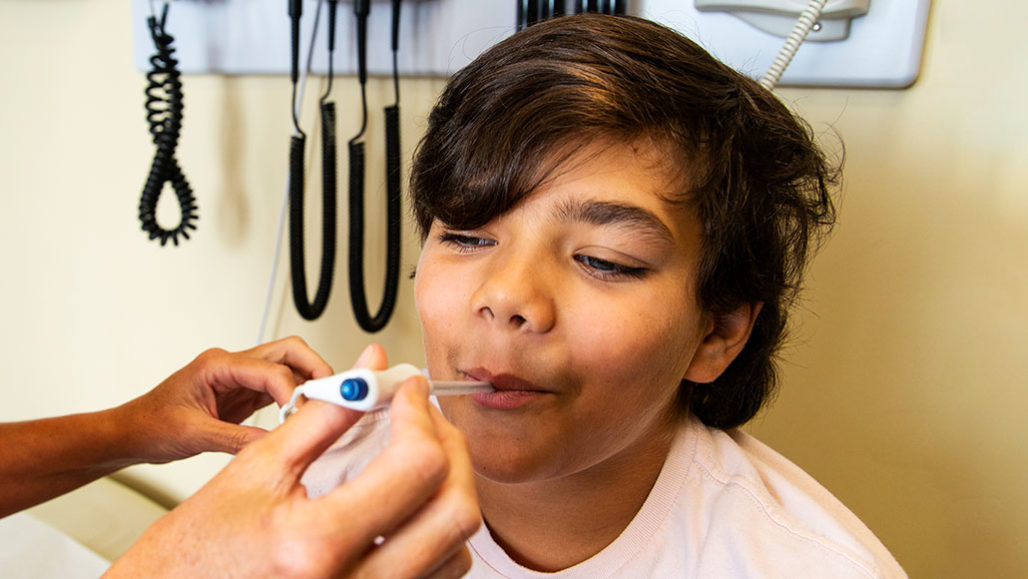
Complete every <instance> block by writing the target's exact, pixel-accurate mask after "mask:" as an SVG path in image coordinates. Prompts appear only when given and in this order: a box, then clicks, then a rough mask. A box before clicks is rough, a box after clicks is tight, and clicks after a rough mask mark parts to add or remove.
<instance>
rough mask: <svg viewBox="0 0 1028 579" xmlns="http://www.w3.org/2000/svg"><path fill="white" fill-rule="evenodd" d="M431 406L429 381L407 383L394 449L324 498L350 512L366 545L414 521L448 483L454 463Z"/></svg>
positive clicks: (394, 423)
mask: <svg viewBox="0 0 1028 579" xmlns="http://www.w3.org/2000/svg"><path fill="white" fill-rule="evenodd" d="M429 404H430V403H429V401H428V384H427V381H426V380H425V379H424V378H422V377H420V376H417V377H414V378H410V379H408V380H406V381H405V382H404V383H403V384H402V385H401V386H400V389H399V390H397V392H396V396H394V398H393V401H392V405H391V408H390V430H389V434H390V441H389V446H387V447H386V449H385V451H383V452H382V454H380V455H379V456H378V457H377V458H375V460H374V461H372V462H371V464H369V465H368V467H367V468H366V469H365V470H364V472H362V473H361V474H360V475H358V476H357V477H356V478H354V479H351V480H350V481H349V482H347V483H346V484H344V485H342V486H340V487H337V488H336V489H334V490H333V491H332V492H330V493H328V494H327V495H325V496H323V497H321V498H320V499H318V500H319V501H324V502H327V503H332V504H331V506H330V507H329V508H331V509H333V510H335V511H337V512H343V513H346V514H347V519H348V526H349V527H350V530H351V531H352V532H354V533H356V534H357V537H356V538H355V540H357V541H359V542H360V543H362V544H370V543H371V542H372V541H374V540H375V538H376V537H378V536H379V535H382V534H385V533H387V532H389V531H390V530H392V529H394V528H395V527H396V526H397V525H399V524H400V523H401V522H403V521H404V520H406V519H407V518H408V517H410V515H411V514H413V513H414V512H416V511H417V510H418V509H419V508H421V506H422V505H423V504H424V503H425V502H426V501H428V500H429V499H430V498H431V497H432V496H433V495H434V494H435V492H436V491H437V490H438V489H439V487H440V485H441V484H442V483H443V481H444V480H445V479H446V476H447V473H448V472H449V461H448V457H447V453H446V449H445V448H444V447H443V445H442V444H441V442H440V440H439V438H438V434H437V432H436V429H435V425H434V423H433V420H432V417H431V414H430V410H429ZM355 505H356V506H355ZM367 505H376V507H375V508H366V507H367ZM358 515H359V516H358Z"/></svg>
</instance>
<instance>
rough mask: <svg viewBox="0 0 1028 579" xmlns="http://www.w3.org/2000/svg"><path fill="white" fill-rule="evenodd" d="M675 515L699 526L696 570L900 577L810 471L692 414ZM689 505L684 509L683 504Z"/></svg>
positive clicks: (885, 555)
mask: <svg viewBox="0 0 1028 579" xmlns="http://www.w3.org/2000/svg"><path fill="white" fill-rule="evenodd" d="M688 432H689V433H690V435H691V436H693V437H695V439H696V452H695V454H694V456H693V464H692V466H693V468H692V470H691V476H690V479H692V480H691V484H687V485H686V488H687V489H691V490H686V491H685V492H684V493H683V496H682V499H683V500H682V502H681V503H680V504H679V505H678V508H679V516H685V517H691V518H696V519H698V521H694V522H692V523H689V525H690V526H692V527H693V528H694V529H696V532H698V533H701V534H702V538H701V539H700V540H699V541H698V544H699V551H698V553H697V558H696V566H697V567H696V569H697V576H700V577H708V576H710V577H715V576H733V577H779V576H780V577H789V576H817V577H861V578H890V579H891V578H894V577H906V574H905V573H904V572H903V570H902V568H901V567H900V566H899V564H898V563H897V562H896V560H895V558H893V556H892V555H891V554H890V553H889V551H888V550H887V549H886V548H885V546H884V545H882V543H881V541H879V540H878V538H877V537H875V536H874V534H873V533H872V532H871V531H870V530H869V529H868V528H867V526H865V525H864V524H863V522H861V521H860V519H859V518H857V516H856V515H854V514H853V513H852V512H851V511H850V510H849V509H847V508H846V507H845V506H844V505H843V504H842V502H840V501H839V500H838V499H837V498H836V497H835V496H833V495H832V494H831V493H830V492H829V491H828V490H827V489H826V488H824V487H823V486H822V485H821V484H819V483H818V482H817V481H816V480H814V478H813V477H811V476H810V475H809V474H807V473H806V472H804V471H803V470H802V469H800V468H799V467H798V466H796V465H795V464H793V463H792V462H791V461H789V460H788V459H786V458H785V457H784V456H782V455H780V454H779V453H777V452H775V451H774V450H772V449H771V448H770V447H768V446H767V445H765V444H763V443H762V442H760V441H759V440H757V439H756V438H754V437H753V436H750V435H749V434H747V433H745V432H742V431H740V430H736V429H733V430H728V431H724V430H719V429H714V428H709V427H706V426H703V425H702V424H700V423H699V422H698V421H694V422H692V423H691V424H690V425H689V427H688ZM689 510H692V511H693V512H692V514H690V513H689V512H688V511H689Z"/></svg>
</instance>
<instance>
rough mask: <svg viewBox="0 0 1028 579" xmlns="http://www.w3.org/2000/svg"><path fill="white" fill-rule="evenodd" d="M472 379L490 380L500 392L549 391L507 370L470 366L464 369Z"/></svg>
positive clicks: (464, 372)
mask: <svg viewBox="0 0 1028 579" xmlns="http://www.w3.org/2000/svg"><path fill="white" fill-rule="evenodd" d="M462 374H464V375H465V376H467V377H468V378H469V379H470V380H480V381H483V382H489V383H490V384H492V385H493V387H494V388H496V390H497V391H499V392H516V391H521V392H547V390H545V389H543V388H540V387H539V386H537V385H535V384H533V383H532V382H530V381H528V380H525V379H523V378H519V377H517V376H515V375H513V374H510V373H507V372H495V373H494V372H492V371H490V370H487V369H486V368H470V369H468V370H464V371H462Z"/></svg>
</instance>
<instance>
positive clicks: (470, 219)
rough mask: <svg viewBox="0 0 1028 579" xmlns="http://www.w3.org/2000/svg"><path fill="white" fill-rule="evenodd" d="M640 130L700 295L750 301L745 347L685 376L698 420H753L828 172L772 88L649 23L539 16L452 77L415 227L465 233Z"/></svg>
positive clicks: (430, 138) (415, 196) (708, 306)
mask: <svg viewBox="0 0 1028 579" xmlns="http://www.w3.org/2000/svg"><path fill="white" fill-rule="evenodd" d="M640 138H648V139H651V140H652V142H654V143H657V144H659V145H661V146H662V147H663V149H664V150H665V151H666V152H667V154H668V163H670V164H671V166H672V167H676V168H678V169H679V170H680V171H681V174H682V175H684V176H687V177H688V179H687V180H688V182H689V185H690V187H689V190H688V191H687V192H685V193H684V194H683V198H682V199H680V200H678V201H681V202H684V203H689V204H690V206H691V207H692V209H693V210H694V211H696V214H697V215H698V216H699V219H700V221H701V222H702V224H703V250H702V251H703V255H702V257H701V266H700V272H699V279H698V282H697V283H698V295H699V300H700V305H701V307H703V308H704V309H705V310H707V311H710V312H713V313H715V314H718V313H727V312H729V311H732V310H734V309H735V308H737V307H738V306H739V305H741V304H743V303H756V302H761V303H763V308H762V310H761V312H760V315H759V316H758V317H757V321H756V324H755V326H754V329H753V333H752V335H751V336H750V338H749V341H748V342H747V345H746V347H745V348H744V349H743V351H742V352H741V353H740V355H739V356H738V357H737V358H736V360H735V361H734V362H732V364H731V365H730V366H729V367H728V369H727V370H726V371H725V372H724V373H723V374H722V375H721V376H720V377H718V378H717V379H716V380H715V381H714V382H712V383H710V384H694V383H690V382H683V383H682V387H681V390H680V401H681V404H682V405H683V407H684V408H686V409H688V411H689V412H691V413H693V414H694V415H696V416H697V417H699V418H700V419H701V420H702V421H703V422H704V423H706V424H708V425H711V426H718V427H731V426H737V425H739V424H742V423H744V422H746V421H747V420H749V419H750V418H752V417H753V416H754V415H755V414H756V413H757V411H759V410H760V408H761V406H762V405H763V404H764V402H765V401H766V400H767V398H768V397H769V396H770V395H771V393H772V392H773V390H774V387H775V378H776V375H775V365H774V356H775V353H776V352H777V350H778V348H779V346H780V344H781V342H782V340H783V337H784V333H785V324H786V317H787V312H788V309H789V307H790V305H791V303H792V301H793V300H794V298H795V295H796V291H797V290H798V288H799V285H800V281H801V278H802V273H803V269H804V267H805V264H806V262H807V259H808V257H809V255H810V253H811V252H812V249H814V248H815V247H816V245H817V242H818V240H819V239H820V235H821V234H823V233H826V232H827V230H828V229H829V228H830V226H831V224H832V223H833V222H834V217H835V213H834V209H833V206H832V202H831V199H830V197H829V194H828V186H829V185H830V184H832V183H834V182H835V179H836V176H837V170H836V169H835V168H834V167H832V166H830V165H829V163H828V162H827V161H826V158H825V155H824V154H823V153H822V151H821V150H820V148H819V147H818V146H817V144H816V143H815V142H814V139H813V136H812V134H811V130H810V128H809V126H808V125H807V124H806V123H805V122H803V121H802V120H801V119H799V118H797V117H796V116H795V115H793V114H792V113H791V112H790V111H789V110H788V108H786V107H785V106H784V105H783V104H782V103H781V102H780V101H779V100H778V99H777V98H776V97H775V96H774V95H773V94H771V93H770V92H769V91H767V90H765V89H764V88H763V87H761V86H760V85H759V84H758V83H756V82H754V81H753V80H751V79H749V78H747V77H745V76H743V75H741V74H739V73H737V72H735V71H734V70H732V69H731V68H729V67H727V66H725V65H723V64H721V63H720V62H718V61H717V60H716V59H714V58H713V57H712V56H710V55H709V54H708V53H707V52H706V51H704V50H703V49H702V48H700V47H699V46H698V45H697V44H695V43H694V42H692V41H691V40H689V39H687V38H685V37H684V36H682V35H680V34H678V33H677V32H675V31H673V30H671V29H669V28H666V27H664V26H661V25H659V24H656V23H653V22H649V21H646V20H641V19H637V18H631V17H612V16H600V15H577V16H568V17H563V18H557V19H554V20H551V21H547V22H544V23H541V24H537V25H535V26H532V27H530V28H527V29H526V30H524V31H522V32H519V33H517V34H515V35H513V36H512V37H510V38H508V39H506V40H504V41H503V42H501V43H499V44H497V45H496V46H494V47H493V48H491V49H490V50H488V51H487V52H486V53H484V54H482V55H481V56H479V57H478V58H477V59H476V60H475V61H474V62H472V63H471V64H470V65H468V66H467V67H466V68H464V69H463V70H461V71H460V72H459V73H458V74H456V75H455V76H454V77H453V78H452V79H451V80H450V82H449V83H448V84H447V86H446V89H445V90H444V92H443V94H442V96H441V97H440V99H439V102H438V103H437V104H436V106H435V108H434V109H433V110H432V113H431V115H430V116H429V125H428V131H427V133H426V134H425V136H424V138H423V139H422V141H421V143H420V145H419V147H418V151H417V153H416V155H415V159H414V166H413V169H412V174H411V196H412V205H413V210H414V214H415V217H416V219H417V224H418V227H419V228H420V231H421V235H422V238H423V239H424V236H425V235H427V232H428V229H429V228H430V227H431V224H432V221H433V220H435V219H438V220H440V221H441V222H443V223H445V224H447V226H449V227H454V228H457V229H475V228H478V227H481V226H482V225H485V224H486V223H488V222H489V221H490V220H492V219H493V218H495V217H496V216H498V215H502V214H503V213H505V212H507V211H509V210H510V209H511V208H513V207H514V206H515V205H517V204H518V203H519V202H521V201H522V200H523V199H524V198H525V197H526V196H527V195H530V194H531V193H532V191H533V190H534V189H535V188H536V187H537V186H538V185H539V184H540V183H541V182H542V181H543V180H544V179H545V178H546V177H547V175H549V174H551V173H552V172H553V171H554V170H555V169H557V168H558V167H559V164H560V162H561V161H562V160H564V159H566V158H568V157H569V156H570V154H572V153H573V149H574V148H575V147H576V146H580V145H583V144H587V143H596V142H603V140H607V141H608V142H611V141H622V142H626V143H627V142H631V141H634V140H636V139H640Z"/></svg>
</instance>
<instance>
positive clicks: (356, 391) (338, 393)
mask: <svg viewBox="0 0 1028 579" xmlns="http://www.w3.org/2000/svg"><path fill="white" fill-rule="evenodd" d="M422 375H424V374H423V373H422V371H421V370H419V369H418V368H417V366H414V365H413V364H397V365H396V366H393V367H392V368H389V369H388V370H369V369H367V368H356V369H354V370H347V371H346V372H342V373H340V374H335V375H333V376H329V377H327V378H317V379H315V380H308V381H307V382H304V383H303V384H302V385H300V386H297V387H296V390H293V397H292V398H291V399H290V400H289V403H288V404H286V405H285V406H283V407H282V410H281V411H280V412H279V422H285V420H286V418H287V417H288V416H289V415H290V414H292V411H293V409H294V408H295V407H296V401H297V399H298V398H299V397H300V395H301V394H303V395H304V396H306V397H307V398H308V399H310V400H322V401H324V402H331V403H332V404H337V405H339V406H345V407H347V408H353V409H354V410H360V411H362V412H366V411H368V410H371V409H372V408H377V407H380V406H386V405H388V404H389V402H390V401H391V400H392V399H393V395H394V394H396V390H397V389H399V388H400V384H402V383H403V381H404V380H406V379H408V378H410V377H412V376H422ZM428 383H429V386H430V387H431V389H430V391H429V393H430V394H431V395H433V396H456V395H461V394H474V393H476V392H493V391H494V390H495V388H493V385H492V384H490V383H489V382H469V381H453V382H446V381H440V380H429V381H428Z"/></svg>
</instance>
